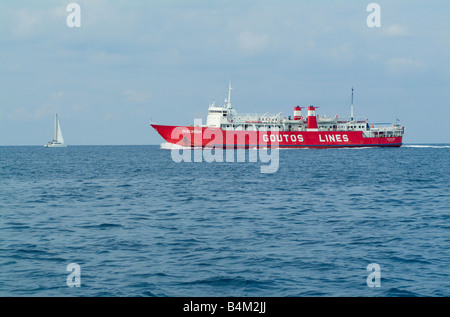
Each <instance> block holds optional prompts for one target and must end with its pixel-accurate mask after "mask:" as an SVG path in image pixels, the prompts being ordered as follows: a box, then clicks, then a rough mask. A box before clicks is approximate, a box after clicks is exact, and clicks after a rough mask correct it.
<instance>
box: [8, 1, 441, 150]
mask: <svg viewBox="0 0 450 317" xmlns="http://www.w3.org/2000/svg"><path fill="white" fill-rule="evenodd" d="M70 2H76V3H78V4H79V5H80V7H81V27H80V28H76V27H75V28H69V27H68V26H67V24H66V18H67V16H68V15H69V14H70V12H66V7H67V5H68V4H69V3H70ZM370 2H372V1H361V0H354V1H351V0H342V1H299V0H293V1H279V0H278V1H261V0H258V1H250V0H245V1H242V0H241V1H231V0H230V1H222V0H208V1H207V0H203V1H189V0H184V1H181V0H179V1H163V0H158V1H102V0H88V1H87V0H86V1H81V0H78V1H56V0H55V1H44V0H43V1H23V0H18V1H5V0H0V45H1V50H0V61H1V63H0V74H1V77H0V87H1V88H0V145H43V144H45V143H47V141H49V140H51V138H52V133H53V120H54V113H55V111H58V112H59V116H60V122H61V127H62V132H63V135H64V139H65V141H66V143H67V144H69V146H70V145H81V144H160V143H162V142H163V140H162V138H161V137H160V136H159V135H158V134H157V133H156V132H155V131H154V130H153V129H152V128H151V127H150V126H149V118H152V119H153V120H154V121H156V122H158V123H160V124H179V125H182V124H187V125H189V124H192V123H193V120H194V119H195V118H202V119H203V122H206V112H207V108H208V105H209V103H210V102H212V100H213V99H216V101H217V102H218V103H219V104H220V103H222V104H223V99H224V97H225V95H226V87H227V85H228V81H229V80H231V83H232V86H233V87H234V90H233V91H232V104H233V106H234V107H235V108H236V109H237V111H238V112H261V113H265V112H271V113H278V112H283V115H286V116H287V115H292V113H293V107H294V106H295V105H301V106H307V105H310V104H314V105H317V106H319V107H320V108H319V109H318V110H317V112H318V114H320V115H322V114H326V115H328V116H334V115H335V114H339V115H340V116H349V113H350V107H349V99H350V93H351V87H352V86H354V88H355V115H356V116H363V117H365V118H368V119H369V121H370V122H394V121H395V120H396V119H397V118H398V119H400V120H401V122H402V123H403V124H404V125H405V126H406V128H405V132H406V134H405V138H404V142H405V143H425V142H426V143H445V142H446V143H450V133H449V129H448V126H449V120H450V111H449V107H450V63H449V62H450V6H449V4H448V1H394V0H391V1H376V3H378V4H379V5H380V8H381V15H380V17H381V27H379V28H377V27H374V28H370V27H368V26H367V24H366V19H367V16H368V15H369V14H370V12H367V11H366V7H367V5H368V4H369V3H370Z"/></svg>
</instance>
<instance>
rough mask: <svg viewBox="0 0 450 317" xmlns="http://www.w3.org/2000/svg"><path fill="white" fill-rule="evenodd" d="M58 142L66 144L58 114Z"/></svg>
mask: <svg viewBox="0 0 450 317" xmlns="http://www.w3.org/2000/svg"><path fill="white" fill-rule="evenodd" d="M56 126H57V130H56V142H58V143H64V138H63V135H62V132H61V125H60V124H59V119H58V114H56Z"/></svg>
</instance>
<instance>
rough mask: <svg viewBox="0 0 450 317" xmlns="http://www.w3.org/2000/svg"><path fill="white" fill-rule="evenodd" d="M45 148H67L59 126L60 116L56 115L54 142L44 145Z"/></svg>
mask: <svg viewBox="0 0 450 317" xmlns="http://www.w3.org/2000/svg"><path fill="white" fill-rule="evenodd" d="M44 146H45V147H66V146H67V145H66V144H64V138H63V135H62V132H61V125H60V124H59V119H58V114H56V115H55V126H54V127H53V140H52V141H50V142H48V143H47V144H45V145H44Z"/></svg>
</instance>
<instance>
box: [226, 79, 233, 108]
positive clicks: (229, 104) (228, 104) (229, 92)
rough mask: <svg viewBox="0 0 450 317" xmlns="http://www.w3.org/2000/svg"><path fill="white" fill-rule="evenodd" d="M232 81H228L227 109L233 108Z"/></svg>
mask: <svg viewBox="0 0 450 317" xmlns="http://www.w3.org/2000/svg"><path fill="white" fill-rule="evenodd" d="M231 89H233V88H231V81H230V82H228V99H225V106H226V108H227V109H231Z"/></svg>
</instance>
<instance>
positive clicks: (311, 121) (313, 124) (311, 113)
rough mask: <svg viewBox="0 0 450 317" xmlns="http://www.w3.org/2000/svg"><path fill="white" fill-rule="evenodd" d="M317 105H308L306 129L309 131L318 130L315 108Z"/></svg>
mask: <svg viewBox="0 0 450 317" xmlns="http://www.w3.org/2000/svg"><path fill="white" fill-rule="evenodd" d="M317 108H319V107H314V106H309V107H308V119H307V120H306V129H307V130H311V131H318V128H317V117H316V111H315V110H316V109H317Z"/></svg>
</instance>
